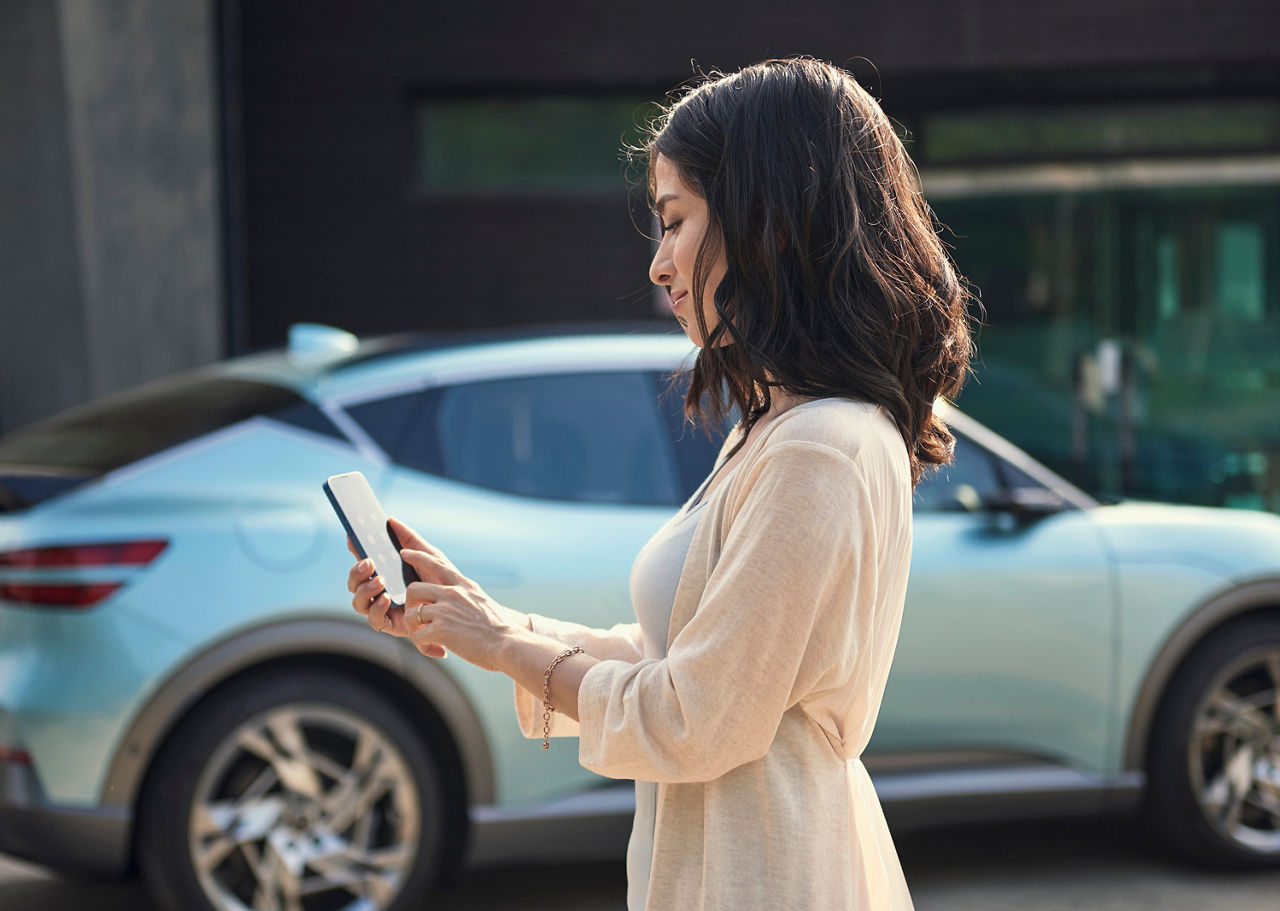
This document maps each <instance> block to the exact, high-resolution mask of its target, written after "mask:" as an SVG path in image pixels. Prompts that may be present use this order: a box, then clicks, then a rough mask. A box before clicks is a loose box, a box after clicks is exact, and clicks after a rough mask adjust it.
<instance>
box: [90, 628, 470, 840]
mask: <svg viewBox="0 0 1280 911" xmlns="http://www.w3.org/2000/svg"><path fill="white" fill-rule="evenodd" d="M300 667H307V668H319V669H323V670H330V671H333V672H335V673H338V674H343V673H345V674H348V675H352V676H356V677H358V678H360V679H363V680H365V681H367V682H369V683H371V684H373V685H374V686H375V687H376V688H378V689H379V690H380V691H386V692H392V693H398V694H403V695H404V696H406V697H407V698H401V699H398V700H395V701H396V702H397V703H398V705H399V706H400V707H401V708H404V709H406V710H407V711H408V714H409V717H410V718H411V719H421V720H422V721H423V722H424V724H423V727H422V730H423V733H424V736H425V737H426V739H427V741H428V743H429V744H430V745H431V746H432V747H433V748H434V749H435V750H436V752H437V758H438V759H439V760H440V762H441V764H442V766H443V767H444V771H445V773H446V775H448V776H449V777H450V778H451V779H452V780H451V781H450V782H447V785H450V786H447V787H446V789H445V790H446V795H447V797H448V798H449V799H450V801H451V805H450V807H449V812H450V815H451V818H452V819H453V821H454V822H456V823H457V824H458V825H460V826H462V827H463V831H465V829H466V827H467V826H468V824H469V822H468V819H469V817H468V809H469V808H470V807H471V806H474V805H477V804H487V803H491V802H492V801H493V799H494V772H493V759H492V756H491V753H490V750H489V744H488V739H487V737H486V736H485V734H484V730H483V727H482V725H481V723H480V719H479V717H478V716H477V715H476V713H475V711H474V709H473V708H472V706H471V703H470V701H469V700H468V699H467V698H466V696H465V694H464V693H463V692H462V690H461V688H460V687H459V686H458V684H457V683H456V682H454V680H453V679H452V677H450V676H449V674H448V673H447V672H446V671H445V670H444V669H443V668H441V667H440V666H439V665H438V663H437V662H435V661H430V660H428V659H425V658H423V657H422V655H421V654H420V653H419V652H418V651H417V650H416V649H414V648H412V647H411V646H409V645H406V644H405V643H403V642H399V641H395V640H388V638H387V637H386V636H383V635H381V634H379V633H377V632H374V631H373V630H371V629H369V628H368V627H367V626H365V625H363V624H357V623H353V622H351V621H345V620H341V619H337V618H335V617H333V616H332V615H313V616H305V615H304V616H299V617H293V618H290V619H287V620H282V621H278V622H275V623H271V624H266V625H263V626H260V627H255V628H254V629H251V630H247V631H244V632H241V633H238V634H236V635H233V636H231V637H229V638H227V639H223V640H221V641H220V642H218V643H217V644H215V645H213V646H211V647H210V648H208V649H206V650H204V651H203V652H201V653H199V654H198V655H196V656H195V657H194V658H192V659H191V660H189V661H186V662H185V663H184V664H183V666H182V667H181V668H180V669H179V670H178V671H177V672H175V673H174V674H173V675H172V676H170V677H169V678H168V679H166V680H164V681H162V682H161V683H160V684H159V685H158V686H157V687H156V690H155V692H154V693H153V694H152V695H151V697H150V698H149V699H148V700H147V702H146V703H145V704H144V706H143V708H142V709H141V711H139V712H138V713H137V715H136V716H135V717H134V718H133V720H132V722H131V723H130V725H129V728H128V731H127V732H126V734H125V735H124V737H123V738H122V739H121V741H120V744H119V745H118V746H117V748H116V750H115V753H114V755H113V757H112V761H111V764H110V766H109V767H108V771H107V775H106V778H105V779H104V782H103V786H102V793H101V803H102V805H103V806H106V807H113V808H117V809H121V810H124V811H125V812H126V813H127V814H128V815H129V817H130V819H131V822H130V839H129V841H130V843H131V844H132V843H133V842H134V840H135V839H134V838H133V832H132V826H133V820H134V819H136V812H137V807H138V803H139V801H140V800H141V797H142V793H143V785H144V783H145V782H146V779H147V776H148V775H150V774H151V770H152V769H153V767H154V765H155V762H156V759H157V757H158V756H159V755H160V752H161V750H162V749H163V748H164V746H165V744H166V743H168V741H169V738H170V737H171V736H172V734H173V732H174V731H175V730H176V729H177V727H178V725H179V724H180V723H181V721H182V720H183V719H184V718H185V717H186V716H187V715H188V713H190V712H191V711H192V710H194V709H195V708H196V707H197V706H199V705H200V704H201V703H203V702H204V701H205V700H207V699H208V698H210V697H211V696H213V695H214V694H215V693H217V692H218V691H220V690H222V689H223V688H225V687H227V686H230V685H233V684H236V683H238V682H240V681H242V680H244V679H246V678H251V677H253V676H257V675H259V674H263V673H271V672H281V671H287V670H288V669H290V668H300ZM406 684H408V686H406ZM454 785H461V787H457V786H454ZM458 841H459V843H461V842H465V841H466V839H460V840H458ZM132 854H133V851H132V850H131V851H130V855H131V858H130V860H131V861H132ZM454 859H456V858H454Z"/></svg>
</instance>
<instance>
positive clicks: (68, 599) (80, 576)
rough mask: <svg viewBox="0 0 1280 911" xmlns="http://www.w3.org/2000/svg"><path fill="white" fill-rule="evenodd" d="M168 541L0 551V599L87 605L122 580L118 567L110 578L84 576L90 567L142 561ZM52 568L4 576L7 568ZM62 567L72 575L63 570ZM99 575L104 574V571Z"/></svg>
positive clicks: (47, 604)
mask: <svg viewBox="0 0 1280 911" xmlns="http://www.w3.org/2000/svg"><path fill="white" fill-rule="evenodd" d="M168 546H169V542H168V541H164V540H157V539H149V540H143V541H119V542H112V543H107V544H70V545H57V546H51V547H31V548H25V549H23V550H10V551H3V552H0V600H4V601H16V602H18V603H20V604H31V605H36V606H38V607H65V608H84V607H92V606H93V605H95V604H97V603H98V602H99V601H102V600H103V599H104V598H106V597H107V596H108V595H110V594H111V593H112V592H114V591H116V590H117V589H118V588H120V587H121V586H122V585H123V584H124V582H123V581H120V580H119V572H118V570H117V571H116V572H113V573H109V575H110V576H114V577H115V578H113V579H106V578H102V577H101V576H99V578H89V577H90V576H91V574H92V571H93V570H94V569H110V568H114V567H143V566H146V565H148V564H149V563H151V561H152V560H154V559H155V558H156V557H158V556H160V554H161V553H162V552H163V551H164V549H165V548H166V547H168ZM13 569H17V570H36V571H41V570H45V571H52V572H50V573H47V574H46V573H44V572H37V573H36V574H35V575H34V576H32V575H30V574H29V573H24V574H23V576H24V577H23V578H20V579H15V578H12V577H10V578H5V576H7V575H9V574H8V572H6V570H13ZM67 571H70V572H71V575H67ZM102 575H108V574H106V573H104V574H102Z"/></svg>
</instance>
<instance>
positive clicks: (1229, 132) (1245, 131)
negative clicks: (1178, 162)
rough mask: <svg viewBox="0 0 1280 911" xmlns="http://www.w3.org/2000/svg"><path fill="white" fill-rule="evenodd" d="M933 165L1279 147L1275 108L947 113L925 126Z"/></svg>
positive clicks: (926, 156)
mask: <svg viewBox="0 0 1280 911" xmlns="http://www.w3.org/2000/svg"><path fill="white" fill-rule="evenodd" d="M921 139H922V143H921V145H922V151H921V152H920V153H919V154H920V156H921V159H922V160H923V161H927V162H930V163H934V164H942V163H948V164H950V163H956V162H978V161H1009V160H1016V159H1035V158H1041V159H1043V158H1080V157H1099V156H1113V155H1138V154H1162V153H1168V152H1177V153H1180V154H1187V153H1194V152H1208V151H1213V152H1221V151H1262V150H1268V149H1276V148H1280V105H1277V104H1275V103H1274V102H1221V101H1216V102H1203V103H1176V104H1175V103H1168V104H1128V105H1115V106H1111V107H1106V108H1098V107H1090V108H1039V107H1037V108H1018V109H1010V110H1001V111H977V112H964V111H961V112H946V113H938V114H932V115H929V116H927V117H926V118H925V119H924V122H923V130H922V135H921Z"/></svg>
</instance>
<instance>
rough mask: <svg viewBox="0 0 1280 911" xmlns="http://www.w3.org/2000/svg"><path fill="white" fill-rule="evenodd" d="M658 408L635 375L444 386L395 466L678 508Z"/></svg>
mask: <svg viewBox="0 0 1280 911" xmlns="http://www.w3.org/2000/svg"><path fill="white" fill-rule="evenodd" d="M655 399H656V397H655V394H654V387H653V385H652V380H651V377H650V376H649V375H648V374H645V373H641V372H599V373H576V374H556V375H549V376H523V377H518V378H512V379H502V380H490V381H485V382H478V383H465V384H459V385H455V386H446V387H443V388H441V389H439V390H435V391H433V394H432V395H431V396H430V397H429V398H424V401H423V402H422V404H423V405H425V407H424V408H423V409H422V410H421V411H419V412H418V414H417V415H416V416H415V417H413V419H412V420H411V421H410V426H409V428H407V430H406V432H405V435H404V437H403V438H402V439H401V440H400V441H399V443H398V446H397V450H396V452H397V460H398V461H401V462H403V463H405V464H408V465H411V466H412V467H415V468H419V469H421V470H424V471H430V472H433V473H436V474H441V475H444V476H445V477H449V478H452V479H454V480H458V481H463V482H465V483H468V484H475V485H478V486H480V487H486V488H489V489H491V490H499V491H503V492H505V493H514V494H521V495H524V496H530V497H539V498H544V499H552V500H568V501H573V502H591V503H630V504H652V505H676V504H678V503H680V502H682V500H683V497H682V496H681V490H682V487H681V484H680V475H679V471H678V469H677V466H676V464H675V458H674V455H673V453H672V449H671V445H670V442H669V438H670V435H669V433H668V431H667V427H666V426H665V424H664V422H663V420H662V418H661V415H660V414H659V412H658V408H657V405H656V400H655Z"/></svg>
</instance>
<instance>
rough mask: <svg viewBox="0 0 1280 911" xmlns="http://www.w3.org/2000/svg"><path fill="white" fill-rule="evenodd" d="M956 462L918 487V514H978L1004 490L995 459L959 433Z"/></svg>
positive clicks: (916, 501)
mask: <svg viewBox="0 0 1280 911" xmlns="http://www.w3.org/2000/svg"><path fill="white" fill-rule="evenodd" d="M955 436H956V451H955V459H954V461H952V463H951V464H950V465H944V466H943V467H942V468H940V469H938V470H937V471H934V472H932V473H930V474H926V475H925V477H924V478H923V479H922V480H921V481H920V483H919V484H917V485H916V489H915V509H916V512H976V511H978V510H980V509H982V506H983V504H984V503H987V502H989V501H990V500H991V499H992V498H993V497H994V496H995V495H996V494H998V493H1000V492H1001V491H1002V490H1003V489H1004V484H1003V483H1002V482H1001V480H1000V474H999V471H998V469H997V466H996V460H995V457H994V456H992V455H991V453H989V452H987V451H986V450H985V449H983V448H982V447H981V446H978V445H977V444H976V443H973V442H972V441H970V440H969V439H968V438H966V437H964V436H962V435H960V434H959V433H957V434H956V435H955Z"/></svg>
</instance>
